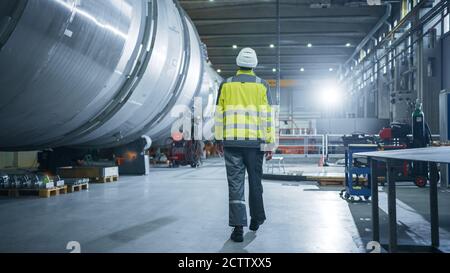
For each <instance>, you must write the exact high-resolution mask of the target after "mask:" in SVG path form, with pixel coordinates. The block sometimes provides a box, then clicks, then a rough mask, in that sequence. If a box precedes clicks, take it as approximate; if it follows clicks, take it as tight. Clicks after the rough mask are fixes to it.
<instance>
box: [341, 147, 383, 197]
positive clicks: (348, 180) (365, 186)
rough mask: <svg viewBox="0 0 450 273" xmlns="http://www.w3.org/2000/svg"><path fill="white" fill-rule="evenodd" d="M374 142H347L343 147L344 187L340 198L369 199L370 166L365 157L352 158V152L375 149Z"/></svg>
mask: <svg viewBox="0 0 450 273" xmlns="http://www.w3.org/2000/svg"><path fill="white" fill-rule="evenodd" d="M377 150H378V146H377V145H376V144H349V145H348V146H347V147H346V149H345V189H344V190H342V191H341V193H340V195H341V197H342V198H344V199H346V200H348V201H355V198H356V197H358V198H359V200H360V201H362V200H363V198H364V199H365V200H369V198H370V196H371V187H370V167H369V166H368V163H367V161H366V159H362V158H358V159H355V158H353V154H354V153H361V152H372V151H377Z"/></svg>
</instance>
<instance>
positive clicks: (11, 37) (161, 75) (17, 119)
mask: <svg viewBox="0 0 450 273" xmlns="http://www.w3.org/2000/svg"><path fill="white" fill-rule="evenodd" d="M220 80H221V78H220V77H219V76H218V75H217V74H216V73H215V71H214V70H212V69H211V68H210V67H209V65H208V64H207V62H206V52H205V50H204V48H203V47H202V46H201V42H200V40H199V37H198V34H197V32H196V30H195V27H194V26H193V24H192V22H191V21H190V19H189V18H188V17H187V16H186V14H185V13H184V11H183V10H182V9H181V8H180V7H179V5H178V3H177V2H176V1H172V0H82V1H80V0H21V1H17V0H7V1H2V3H1V4H0V89H1V90H0V149H2V150H32V149H42V148H50V147H59V146H84V147H111V146H117V145H121V144H126V143H129V142H131V141H134V140H136V139H138V138H139V137H141V136H142V135H148V136H150V137H152V139H154V140H158V139H161V138H167V137H169V136H170V128H171V125H172V123H173V122H174V121H175V119H176V117H172V115H170V110H171V109H172V108H173V107H175V106H177V105H184V106H187V107H191V106H192V105H193V101H194V97H196V96H202V97H203V100H204V101H207V102H208V103H209V105H205V107H206V108H207V109H208V110H207V111H214V109H213V108H214V107H213V105H214V100H212V101H211V97H215V94H216V92H217V87H218V84H219V82H220ZM211 103H212V104H211ZM208 107H209V108H208Z"/></svg>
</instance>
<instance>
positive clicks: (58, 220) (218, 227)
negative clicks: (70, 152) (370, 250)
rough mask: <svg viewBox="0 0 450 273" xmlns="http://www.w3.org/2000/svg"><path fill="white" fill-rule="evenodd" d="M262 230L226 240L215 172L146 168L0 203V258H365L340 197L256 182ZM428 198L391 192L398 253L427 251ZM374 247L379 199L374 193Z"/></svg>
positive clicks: (361, 224) (357, 218) (365, 210)
mask: <svg viewBox="0 0 450 273" xmlns="http://www.w3.org/2000/svg"><path fill="white" fill-rule="evenodd" d="M264 190H265V192H264V196H265V204H266V213H267V216H268V220H267V222H266V223H265V224H264V225H263V226H262V227H261V229H260V230H259V231H258V232H257V233H253V232H247V230H246V234H245V241H244V242H243V243H239V244H236V243H233V242H230V241H229V240H228V238H229V235H230V232H231V228H229V227H228V226H227V220H228V195H227V184H226V176H225V169H224V164H223V162H222V161H221V160H219V159H214V160H209V161H207V162H206V163H205V165H204V166H203V167H201V168H199V169H192V168H189V167H181V168H178V169H165V168H154V169H152V171H151V175H149V176H146V177H144V176H139V177H131V176H128V177H124V176H122V177H121V178H120V181H119V182H118V183H108V184H92V185H91V187H90V189H89V191H83V192H76V193H73V194H68V195H60V196H57V197H52V198H49V199H39V198H34V197H26V198H19V199H9V198H6V197H1V198H0V219H1V220H0V252H69V251H68V250H66V246H67V243H68V242H69V241H77V242H79V243H80V245H81V251H82V252H238V253H245V252H366V248H365V246H366V244H367V242H369V241H370V239H371V219H370V204H368V203H355V204H349V203H347V202H346V201H344V200H342V199H340V197H339V194H338V191H339V190H340V188H336V187H331V188H330V187H324V188H319V187H318V186H317V185H316V184H315V183H306V182H305V183H297V182H289V183H286V182H277V181H265V182H264ZM427 192H428V190H427V189H417V188H416V187H412V186H409V185H407V184H406V185H403V186H399V187H398V199H399V208H398V209H399V211H398V219H399V221H398V225H399V237H400V242H401V243H406V244H421V243H422V244H426V243H429V239H428V232H429V223H428V220H429V219H428V212H427V208H428V203H427V202H428V195H427ZM449 195H450V192H449V191H441V192H440V208H441V209H440V215H441V227H442V229H441V237H442V238H441V239H442V246H443V247H442V250H443V251H450V235H449V234H450V211H449V210H448V208H449V207H450V198H449V197H450V196H449ZM380 199H381V204H380V205H381V208H380V215H381V223H382V237H383V241H387V226H386V221H387V215H386V211H387V206H386V202H385V201H386V195H385V194H384V193H383V192H382V193H380Z"/></svg>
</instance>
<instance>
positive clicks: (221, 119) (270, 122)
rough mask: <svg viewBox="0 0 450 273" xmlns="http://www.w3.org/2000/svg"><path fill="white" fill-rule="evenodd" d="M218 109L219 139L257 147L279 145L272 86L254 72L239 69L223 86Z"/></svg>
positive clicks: (228, 142)
mask: <svg viewBox="0 0 450 273" xmlns="http://www.w3.org/2000/svg"><path fill="white" fill-rule="evenodd" d="M216 109H217V110H216V115H215V137H216V140H223V141H224V143H225V144H226V145H230V146H255V147H256V146H257V145H259V144H262V143H266V144H273V143H274V142H275V128H274V127H275V126H274V117H273V114H274V113H273V110H272V100H271V96H270V87H269V84H268V83H267V82H266V81H264V80H262V79H261V78H259V77H257V76H256V75H255V73H254V72H253V71H252V70H248V71H247V70H239V71H238V72H237V74H236V76H234V77H231V78H228V79H227V80H226V81H224V82H223V83H222V85H221V87H220V90H219V96H218V99H217V108H216Z"/></svg>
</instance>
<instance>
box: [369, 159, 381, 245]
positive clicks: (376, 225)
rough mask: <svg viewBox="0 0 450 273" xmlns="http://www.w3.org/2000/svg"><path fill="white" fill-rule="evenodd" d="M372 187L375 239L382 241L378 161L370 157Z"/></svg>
mask: <svg viewBox="0 0 450 273" xmlns="http://www.w3.org/2000/svg"><path fill="white" fill-rule="evenodd" d="M369 164H370V187H371V191H372V231H373V241H375V242H380V215H379V207H378V179H377V175H376V172H375V167H376V161H375V160H373V159H370V158H369Z"/></svg>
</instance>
